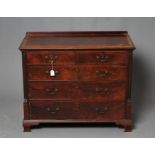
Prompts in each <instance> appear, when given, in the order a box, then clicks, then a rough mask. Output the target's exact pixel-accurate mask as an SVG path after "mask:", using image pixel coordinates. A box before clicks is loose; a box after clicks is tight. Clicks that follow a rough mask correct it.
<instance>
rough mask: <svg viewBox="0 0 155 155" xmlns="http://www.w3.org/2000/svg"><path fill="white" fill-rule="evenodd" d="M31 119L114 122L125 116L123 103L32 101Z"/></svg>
mask: <svg viewBox="0 0 155 155" xmlns="http://www.w3.org/2000/svg"><path fill="white" fill-rule="evenodd" d="M30 105H31V119H53V120H77V119H78V120H100V121H102V120H108V121H109V120H114V119H116V120H117V119H121V118H123V116H124V103H122V102H79V103H74V102H72V101H52V100H51V101H41V100H40V101H39V100H38V101H30Z"/></svg>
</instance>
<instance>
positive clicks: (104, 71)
mask: <svg viewBox="0 0 155 155" xmlns="http://www.w3.org/2000/svg"><path fill="white" fill-rule="evenodd" d="M127 76H128V70H127V67H125V66H108V65H104V66H101V65H79V72H78V79H79V80H85V81H87V80H126V79H127Z"/></svg>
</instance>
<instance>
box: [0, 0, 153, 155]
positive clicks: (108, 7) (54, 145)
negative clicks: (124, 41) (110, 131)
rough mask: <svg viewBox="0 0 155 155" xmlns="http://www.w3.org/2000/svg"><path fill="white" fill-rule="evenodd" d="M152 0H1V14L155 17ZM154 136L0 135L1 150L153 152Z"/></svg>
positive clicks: (87, 154)
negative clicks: (121, 137)
mask: <svg viewBox="0 0 155 155" xmlns="http://www.w3.org/2000/svg"><path fill="white" fill-rule="evenodd" d="M153 2H154V1H153V0H147V1H143V0H137V1H136V0H130V1H127V0H106V1H104V0H94V1H91V0H77V1H75V0H55V1H52V0H42V1H41V0H33V1H32V0H26V1H21V0H1V1H0V16H1V17H5V16H9V17H10V16H14V17H17V16H20V17H27V16H28V17H29V16H31V17H36V16H38V17H55V16H57V17H59V16H62V17H65V16H68V17H82V16H84V17H85V16H90V17H130V16H132V17H133V16H134V17H135V16H136V17H137V16H138V17H139V16H141V17H144V16H145V17H154V15H155V12H154V6H155V5H154V3H153ZM154 144H155V141H154V139H112V138H111V139H90V138H88V139H73V138H72V139H1V140H0V146H1V149H0V151H1V154H8V155H10V154H16V155H18V154H35V155H36V154H37V155H44V154H61V155H65V154H66V155H73V154H75V155H80V154H84V155H99V154H101V155H109V154H115V155H116V154H119V155H120V154H130V155H131V154H148V155H151V154H154V152H155V151H154V146H155V145H154Z"/></svg>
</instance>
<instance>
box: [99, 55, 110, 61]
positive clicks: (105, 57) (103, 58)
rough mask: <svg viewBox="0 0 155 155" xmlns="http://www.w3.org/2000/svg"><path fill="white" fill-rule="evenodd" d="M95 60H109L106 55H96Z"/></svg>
mask: <svg viewBox="0 0 155 155" xmlns="http://www.w3.org/2000/svg"><path fill="white" fill-rule="evenodd" d="M96 60H97V61H98V62H107V61H108V60H109V56H108V55H96Z"/></svg>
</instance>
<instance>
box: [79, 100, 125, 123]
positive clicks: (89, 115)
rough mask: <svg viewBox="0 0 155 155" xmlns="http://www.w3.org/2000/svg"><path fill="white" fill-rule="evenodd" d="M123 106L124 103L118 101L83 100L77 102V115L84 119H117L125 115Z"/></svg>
mask: <svg viewBox="0 0 155 155" xmlns="http://www.w3.org/2000/svg"><path fill="white" fill-rule="evenodd" d="M124 107H125V105H124V103H123V102H119V101H112V102H104V101H102V102H94V101H90V102H88V101H84V102H80V103H79V110H80V116H79V117H80V119H84V120H100V121H102V120H108V121H110V120H118V119H121V118H123V117H124V115H125V111H124V109H125V108H124Z"/></svg>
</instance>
